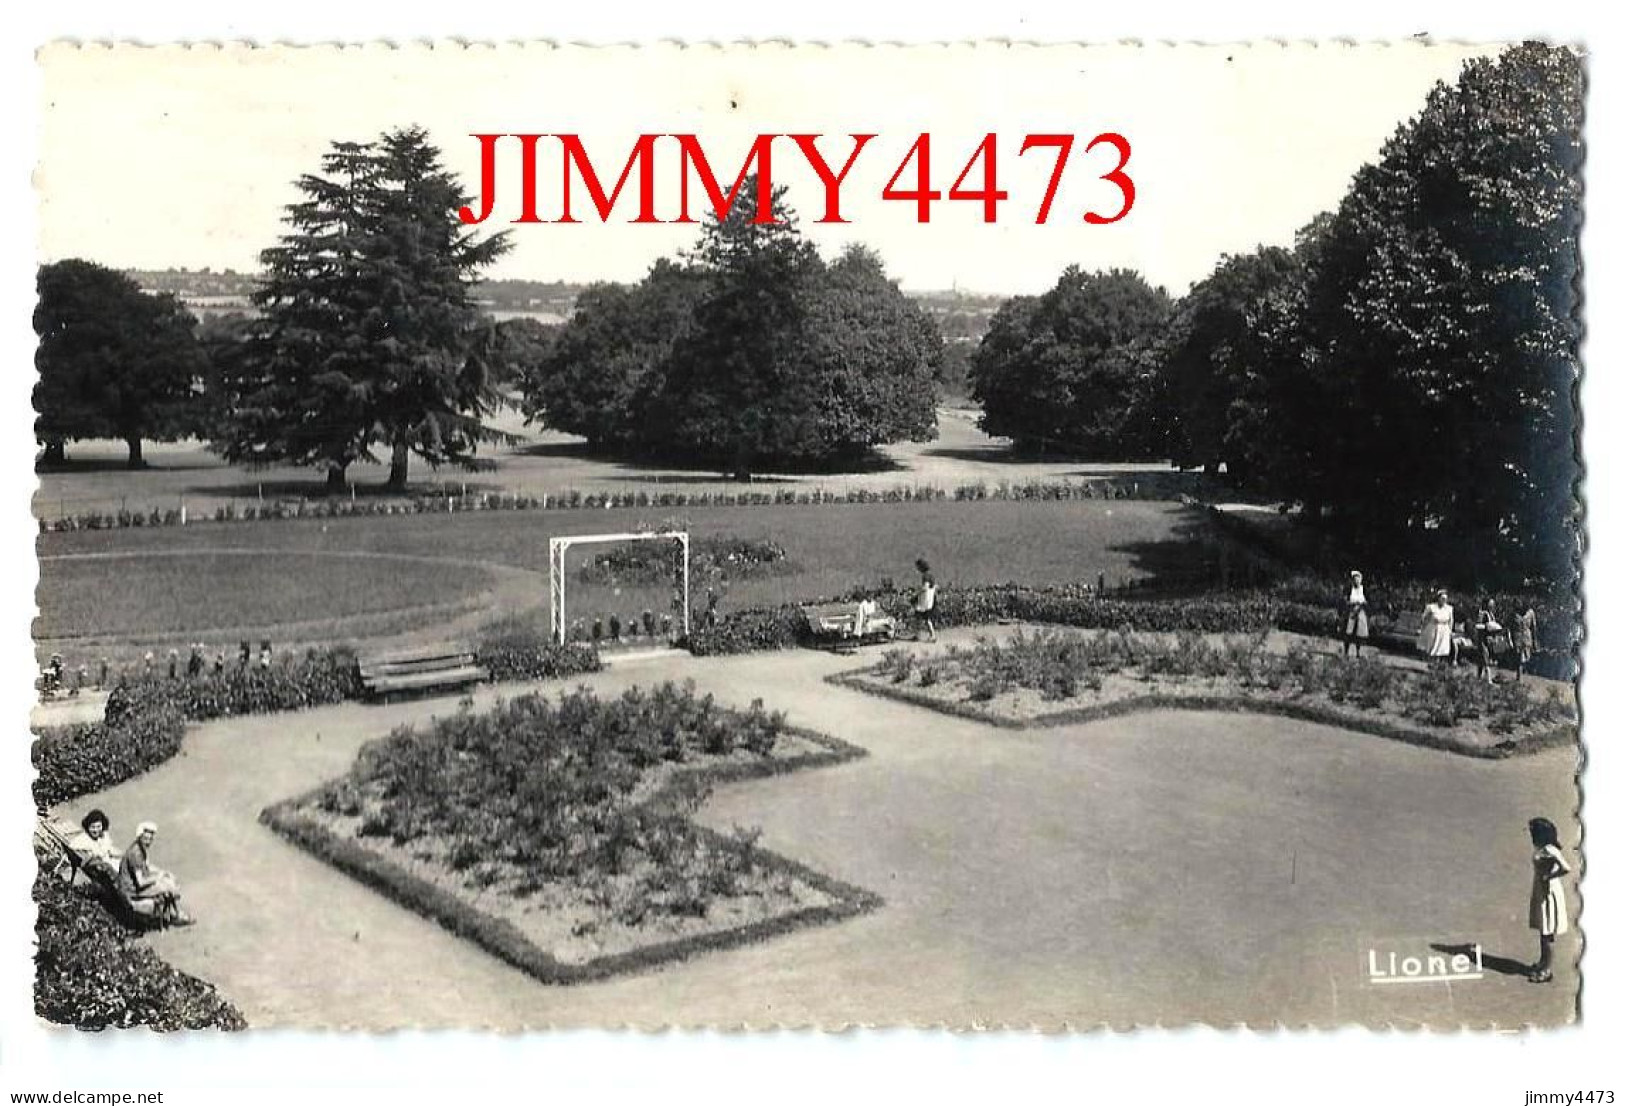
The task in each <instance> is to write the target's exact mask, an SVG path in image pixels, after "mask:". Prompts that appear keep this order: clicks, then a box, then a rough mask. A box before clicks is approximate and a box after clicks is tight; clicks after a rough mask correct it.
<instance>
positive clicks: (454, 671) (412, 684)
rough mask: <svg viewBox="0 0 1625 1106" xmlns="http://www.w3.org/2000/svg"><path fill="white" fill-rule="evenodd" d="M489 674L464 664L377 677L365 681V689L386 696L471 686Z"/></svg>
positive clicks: (474, 666) (475, 666) (481, 669)
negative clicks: (397, 692)
mask: <svg viewBox="0 0 1625 1106" xmlns="http://www.w3.org/2000/svg"><path fill="white" fill-rule="evenodd" d="M488 675H489V673H487V672H486V670H485V669H483V668H481V667H479V666H478V665H473V664H465V665H462V666H460V667H458V668H441V669H434V670H432V671H418V672H407V673H403V674H401V675H384V676H377V677H375V678H373V679H370V680H368V681H367V687H368V689H369V690H371V691H372V692H373V693H374V694H380V695H381V694H387V693H388V692H391V691H416V690H421V689H422V688H426V687H450V686H453V685H457V684H473V683H479V682H480V681H482V680H484V679H486V678H487V676H488Z"/></svg>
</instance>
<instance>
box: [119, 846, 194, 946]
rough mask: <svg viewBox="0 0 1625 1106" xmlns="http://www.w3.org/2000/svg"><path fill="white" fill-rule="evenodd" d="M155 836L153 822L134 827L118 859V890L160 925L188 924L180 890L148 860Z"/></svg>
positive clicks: (142, 913) (189, 919) (167, 874)
mask: <svg viewBox="0 0 1625 1106" xmlns="http://www.w3.org/2000/svg"><path fill="white" fill-rule="evenodd" d="M157 836H158V827H157V826H156V825H155V824H153V823H152V822H142V823H141V824H140V825H139V826H137V827H136V831H135V840H134V841H132V842H131V843H130V847H129V848H128V849H126V850H125V851H124V859H123V860H122V861H120V862H119V869H118V886H119V891H120V892H122V893H123V895H124V897H125V898H127V899H128V900H129V901H130V909H132V910H134V911H135V912H136V913H137V914H140V915H142V916H143V917H149V918H153V919H155V920H156V921H158V922H160V923H162V924H163V925H177V926H185V925H191V924H192V918H191V917H190V916H188V915H187V914H186V913H185V912H184V911H183V910H181V891H180V887H179V885H177V884H176V882H175V877H174V876H173V875H171V874H170V873H168V872H166V871H164V870H163V869H162V868H155V867H153V866H152V864H151V863H150V862H149V860H148V855H149V853H150V852H151V850H152V843H153V840H154V839H155V838H157Z"/></svg>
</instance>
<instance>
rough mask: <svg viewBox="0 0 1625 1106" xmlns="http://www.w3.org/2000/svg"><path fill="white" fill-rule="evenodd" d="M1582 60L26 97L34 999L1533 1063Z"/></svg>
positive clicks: (242, 73)
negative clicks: (1503, 1056) (1303, 1039)
mask: <svg viewBox="0 0 1625 1106" xmlns="http://www.w3.org/2000/svg"><path fill="white" fill-rule="evenodd" d="M1589 64H1590V61H1589V59H1588V57H1587V54H1586V52H1585V50H1584V49H1582V48H1581V47H1579V46H1577V45H1574V44H1566V43H1563V42H1560V41H1555V40H1545V39H1531V40H1528V41H1520V40H1507V41H1493V42H1492V41H1477V42H1474V41H1445V40H1434V39H1428V38H1416V39H1412V40H1408V41H1391V42H1385V43H1366V44H1361V43H1355V42H1348V41H1342V42H1330V41H1328V42H1323V43H1307V42H1305V43H1286V42H1254V43H1230V44H1225V43H1209V44H1198V43H1184V44H1177V45H1176V44H1172V43H1131V42H1120V43H1103V44H1099V45H1081V44H1078V45H1039V44H1031V43H1010V42H1005V43H993V42H981V43H971V42H964V43H956V44H946V43H944V44H936V45H898V44H890V45H886V44H882V45H874V46H868V45H858V44H845V45H822V44H806V43H801V44H797V43H791V42H764V43H758V44H754V45H747V44H739V45H716V44H712V45H706V46H684V45H680V44H676V43H670V42H654V43H647V44H638V45H631V44H628V45H622V46H608V47H598V48H588V47H585V46H571V45H564V44H557V43H542V42H535V43H518V42H509V43H490V44H480V43H437V44H433V45H430V44H426V43H417V44H412V43H407V44H400V43H396V44H389V45H385V44H381V43H380V44H374V45H345V46H340V45H305V46H295V45H251V44H247V43H230V42H227V43H218V42H217V43H192V44H161V45H137V44H133V43H122V44H113V43H88V42H57V43H54V44H51V45H47V46H44V47H42V48H41V50H40V51H39V54H38V56H37V65H38V68H39V80H40V85H41V90H42V95H41V104H42V114H41V117H40V119H39V121H38V123H39V130H38V160H37V164H36V166H35V168H34V187H35V190H36V198H37V205H38V211H37V220H38V232H39V233H38V253H37V266H36V272H35V286H34V292H35V297H34V300H33V302H32V304H31V305H28V310H29V311H30V312H31V318H32V328H33V333H34V336H35V340H36V345H35V349H34V355H33V362H32V374H33V375H32V380H33V383H32V390H31V396H32V404H33V433H34V470H33V475H34V481H35V482H34V484H33V489H34V490H33V494H32V499H31V513H32V526H33V527H34V533H33V535H32V544H33V555H34V557H35V560H36V564H37V571H38V578H37V579H38V583H37V589H36V590H35V592H34V599H35V603H36V605H37V615H36V618H35V620H34V623H33V626H32V635H31V637H32V657H33V660H32V667H31V674H32V677H33V694H32V699H31V701H30V705H29V719H28V729H29V731H30V735H29V739H30V741H31V745H30V754H29V755H30V760H31V763H32V767H33V771H34V775H33V777H32V781H31V783H30V784H29V787H30V791H31V795H30V798H31V802H32V807H33V809H34V817H33V836H32V844H33V855H34V860H35V862H36V863H35V866H34V870H33V878H32V885H31V891H29V892H27V895H28V901H27V902H22V901H18V902H14V903H11V904H10V906H9V907H8V910H9V911H15V912H17V913H19V914H21V913H23V912H25V911H26V912H28V913H29V914H30V915H31V916H32V919H33V920H32V923H31V926H30V928H31V929H32V932H33V935H34V939H35V945H34V948H33V950H32V973H33V988H32V997H31V1003H32V1009H33V1013H34V1016H35V1017H36V1018H37V1019H38V1020H39V1021H40V1022H41V1023H43V1024H45V1025H48V1026H50V1027H52V1032H54V1033H63V1034H75V1033H77V1034H85V1033H87V1032H90V1031H103V1032H101V1033H99V1034H97V1035H98V1037H100V1038H104V1039H106V1038H116V1037H122V1036H125V1035H127V1034H128V1033H129V1032H130V1031H141V1030H144V1029H145V1030H157V1031H163V1032H166V1033H170V1034H171V1039H181V1038H187V1037H188V1036H189V1035H191V1034H195V1033H198V1032H199V1031H203V1032H208V1033H210V1034H215V1033H216V1032H217V1031H223V1032H226V1033H229V1034H246V1035H247V1036H249V1037H253V1036H255V1035H257V1034H259V1033H260V1032H261V1031H265V1030H317V1031H332V1030H343V1031H346V1032H350V1033H354V1032H362V1031H364V1032H381V1031H392V1030H466V1031H476V1032H481V1033H490V1032H497V1033H503V1034H526V1033H537V1032H542V1031H559V1030H570V1029H620V1028H622V1027H630V1028H633V1029H638V1030H657V1029H668V1028H677V1029H726V1030H733V1031H744V1032H747V1033H748V1032H750V1031H752V1030H767V1029H772V1030H781V1029H801V1030H822V1031H830V1030H843V1029H848V1028H851V1027H878V1028H885V1027H895V1028H904V1029H906V1028H919V1027H933V1028H941V1029H947V1030H972V1029H974V1030H984V1031H985V1030H993V1031H998V1030H1028V1031H1030V1030H1035V1029H1036V1030H1042V1031H1046V1032H1049V1033H1083V1032H1087V1031H1099V1030H1124V1029H1132V1028H1135V1027H1160V1028H1162V1029H1180V1028H1188V1027H1213V1028H1221V1029H1238V1028H1239V1029H1252V1030H1272V1029H1278V1028H1285V1029H1293V1030H1306V1029H1308V1030H1335V1029H1341V1028H1350V1027H1353V1028H1360V1029H1368V1030H1388V1029H1395V1028H1399V1029H1422V1030H1429V1031H1434V1032H1452V1033H1453V1032H1458V1031H1467V1032H1468V1033H1469V1034H1489V1033H1501V1034H1505V1033H1514V1034H1538V1033H1542V1032H1550V1031H1569V1032H1573V1031H1574V1029H1573V1027H1574V1026H1575V1025H1576V1023H1577V1022H1578V1021H1580V1020H1581V1017H1582V1012H1583V1003H1582V994H1583V988H1584V980H1585V971H1586V955H1587V954H1586V937H1585V928H1584V926H1583V925H1582V918H1581V913H1582V908H1583V905H1584V901H1585V888H1586V881H1587V878H1588V876H1587V870H1588V866H1589V865H1590V864H1591V863H1592V858H1591V856H1590V850H1589V849H1588V840H1587V835H1586V832H1585V827H1584V822H1583V819H1582V813H1583V812H1582V808H1581V784H1582V772H1583V766H1584V762H1585V749H1586V744H1587V743H1588V742H1589V741H1591V740H1592V739H1594V738H1595V737H1596V736H1597V735H1594V734H1593V733H1592V730H1591V726H1590V723H1589V721H1588V722H1587V725H1586V726H1585V727H1584V728H1582V724H1581V718H1582V711H1581V702H1580V692H1581V686H1582V685H1581V676H1582V664H1581V660H1582V651H1581V647H1582V643H1583V642H1584V640H1585V636H1586V635H1585V625H1586V618H1585V607H1584V603H1583V596H1584V592H1585V588H1584V584H1585V581H1586V578H1587V577H1586V574H1585V572H1583V571H1582V569H1583V566H1584V562H1583V554H1584V551H1585V548H1586V543H1587V532H1586V512H1585V508H1584V500H1583V498H1582V488H1583V484H1582V481H1583V476H1584V467H1583V461H1584V456H1585V453H1584V451H1583V449H1582V438H1581V427H1582V418H1581V409H1580V398H1579V397H1580V392H1579V386H1580V382H1581V379H1582V339H1583V335H1584V333H1585V314H1586V312H1587V310H1588V309H1589V306H1590V301H1589V300H1588V299H1587V297H1586V296H1585V294H1584V291H1583V289H1584V266H1583V264H1582V256H1581V249H1580V234H1581V228H1582V225H1583V224H1584V222H1585V208H1586V206H1587V202H1588V201H1587V195H1588V192H1587V189H1586V186H1585V183H1584V181H1585V172H1586V169H1585V166H1586V158H1587V137H1588V125H1587V110H1586V94H1587V93H1586V88H1587V79H1588V78H1587V69H1588V65H1589ZM13 307H14V310H21V309H22V305H13ZM1602 310H1603V311H1607V310H1608V308H1607V306H1606V305H1604V306H1603V308H1602ZM19 371H22V369H21V368H20V369H19ZM1599 432H1600V433H1602V434H1607V433H1608V427H1607V426H1606V425H1602V426H1600V427H1599V426H1598V425H1596V424H1594V423H1593V424H1592V425H1591V427H1590V433H1592V434H1597V433H1599ZM1587 678H1588V679H1589V676H1588V677H1587ZM1603 678H1604V679H1605V680H1606V679H1607V674H1606V673H1604V674H1603ZM1606 736H1607V735H1603V737H1604V738H1606ZM16 802H17V804H23V803H25V802H27V800H25V799H24V798H23V797H21V796H18V797H17V800H16ZM17 894H18V896H19V897H20V896H21V895H22V894H24V892H23V891H21V890H18V893H17ZM87 1085H88V1084H87ZM1531 1088H1533V1089H1539V1088H1535V1085H1534V1084H1533V1083H1532V1084H1531ZM19 1089H21V1088H19ZM126 1089H134V1088H126ZM1620 1089H1621V1090H1625V1088H1620ZM1508 1093H1509V1094H1510V1093H1511V1092H1510V1091H1509V1092H1508ZM1523 1093H1524V1089H1523V1088H1522V1087H1520V1088H1519V1089H1518V1091H1517V1094H1520V1095H1521V1094H1523ZM1525 1101H1526V1102H1527V1101H1537V1100H1525ZM1579 1101H1599V1102H1600V1101H1603V1100H1602V1099H1595V1100H1586V1099H1581V1100H1579Z"/></svg>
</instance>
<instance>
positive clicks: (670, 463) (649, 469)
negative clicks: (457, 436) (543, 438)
mask: <svg viewBox="0 0 1625 1106" xmlns="http://www.w3.org/2000/svg"><path fill="white" fill-rule="evenodd" d="M513 455H514V456H519V457H538V458H557V459H560V460H572V461H592V462H597V463H599V464H604V465H610V466H613V467H614V468H615V469H618V470H620V472H618V473H613V474H611V473H606V474H603V478H606V479H611V480H624V481H647V482H651V483H659V484H684V483H689V484H702V483H704V484H710V483H716V482H718V481H729V480H732V479H733V477H732V475H731V474H730V473H728V472H727V471H726V466H725V465H724V464H722V463H720V462H718V461H717V460H716V459H715V458H710V459H707V458H696V457H681V456H662V455H659V454H632V453H625V452H621V451H617V450H614V449H611V448H607V447H604V446H599V445H594V444H593V443H591V442H582V441H575V442H538V443H536V444H534V445H527V446H521V447H519V448H516V449H515V450H513ZM758 467H759V469H760V470H761V472H762V473H768V474H769V475H766V476H764V475H759V474H753V475H752V476H751V478H750V479H749V480H748V481H739V483H742V484H743V483H751V484H770V483H776V482H779V483H782V482H783V481H782V479H781V478H782V477H784V476H837V475H845V474H862V473H875V472H904V471H906V469H907V466H905V465H903V464H900V463H899V462H897V461H896V460H894V459H892V458H891V457H888V456H886V455H885V454H883V453H880V452H878V451H870V452H868V453H865V454H862V455H860V456H856V457H840V458H835V459H832V460H830V461H827V462H811V461H800V460H786V459H784V458H772V457H766V458H763V459H761V460H760V461H759V462H758ZM673 470H678V471H673Z"/></svg>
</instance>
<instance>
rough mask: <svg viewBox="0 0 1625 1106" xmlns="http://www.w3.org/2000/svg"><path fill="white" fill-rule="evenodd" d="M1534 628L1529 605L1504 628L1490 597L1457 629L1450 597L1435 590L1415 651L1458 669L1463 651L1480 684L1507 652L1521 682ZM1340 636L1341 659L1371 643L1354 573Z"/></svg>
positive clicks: (1359, 577)
mask: <svg viewBox="0 0 1625 1106" xmlns="http://www.w3.org/2000/svg"><path fill="white" fill-rule="evenodd" d="M1537 629H1538V622H1537V619H1536V616H1535V608H1534V607H1533V606H1530V607H1526V608H1525V609H1524V611H1523V613H1521V614H1517V615H1514V616H1513V618H1512V624H1511V625H1510V626H1506V625H1503V624H1502V622H1501V620H1500V614H1499V612H1497V611H1496V609H1495V600H1494V599H1490V598H1486V599H1485V600H1484V601H1483V602H1482V603H1481V604H1480V605H1479V608H1478V613H1477V614H1476V615H1475V616H1474V617H1473V619H1472V620H1471V621H1469V622H1465V623H1461V624H1458V623H1457V620H1456V610H1455V608H1454V607H1453V606H1451V605H1450V596H1449V593H1448V592H1446V591H1445V589H1443V588H1440V589H1439V590H1438V591H1436V592H1434V594H1433V600H1432V602H1430V603H1428V604H1427V606H1426V607H1425V608H1424V609H1423V611H1422V621H1421V626H1420V628H1419V629H1418V631H1417V635H1416V649H1417V652H1419V653H1421V654H1422V655H1423V656H1424V657H1427V658H1428V660H1429V662H1430V663H1432V664H1433V665H1435V666H1436V667H1444V666H1446V665H1454V664H1457V663H1459V662H1460V660H1461V657H1462V654H1463V653H1464V652H1467V653H1468V655H1470V656H1471V657H1472V658H1473V660H1474V662H1475V664H1476V665H1477V671H1478V676H1479V677H1480V678H1481V679H1484V680H1493V679H1494V678H1495V667H1496V663H1497V659H1498V658H1499V657H1500V656H1501V655H1503V654H1507V653H1510V655H1511V658H1512V661H1513V668H1514V672H1515V678H1516V679H1520V680H1521V679H1523V673H1524V669H1525V668H1527V667H1528V666H1529V661H1530V659H1531V658H1532V657H1533V656H1534V655H1535V648H1536V644H1535V638H1536V633H1537ZM1342 632H1343V655H1344V656H1347V655H1348V654H1349V652H1350V651H1353V653H1354V655H1355V656H1359V655H1360V651H1361V649H1362V648H1363V647H1364V646H1365V644H1366V642H1367V641H1368V640H1370V637H1371V620H1370V618H1369V616H1368V615H1367V611H1366V597H1365V578H1364V577H1363V576H1362V575H1361V574H1360V573H1359V572H1358V571H1355V572H1350V573H1349V590H1348V593H1347V595H1346V596H1345V597H1344V600H1343V617H1342Z"/></svg>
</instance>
